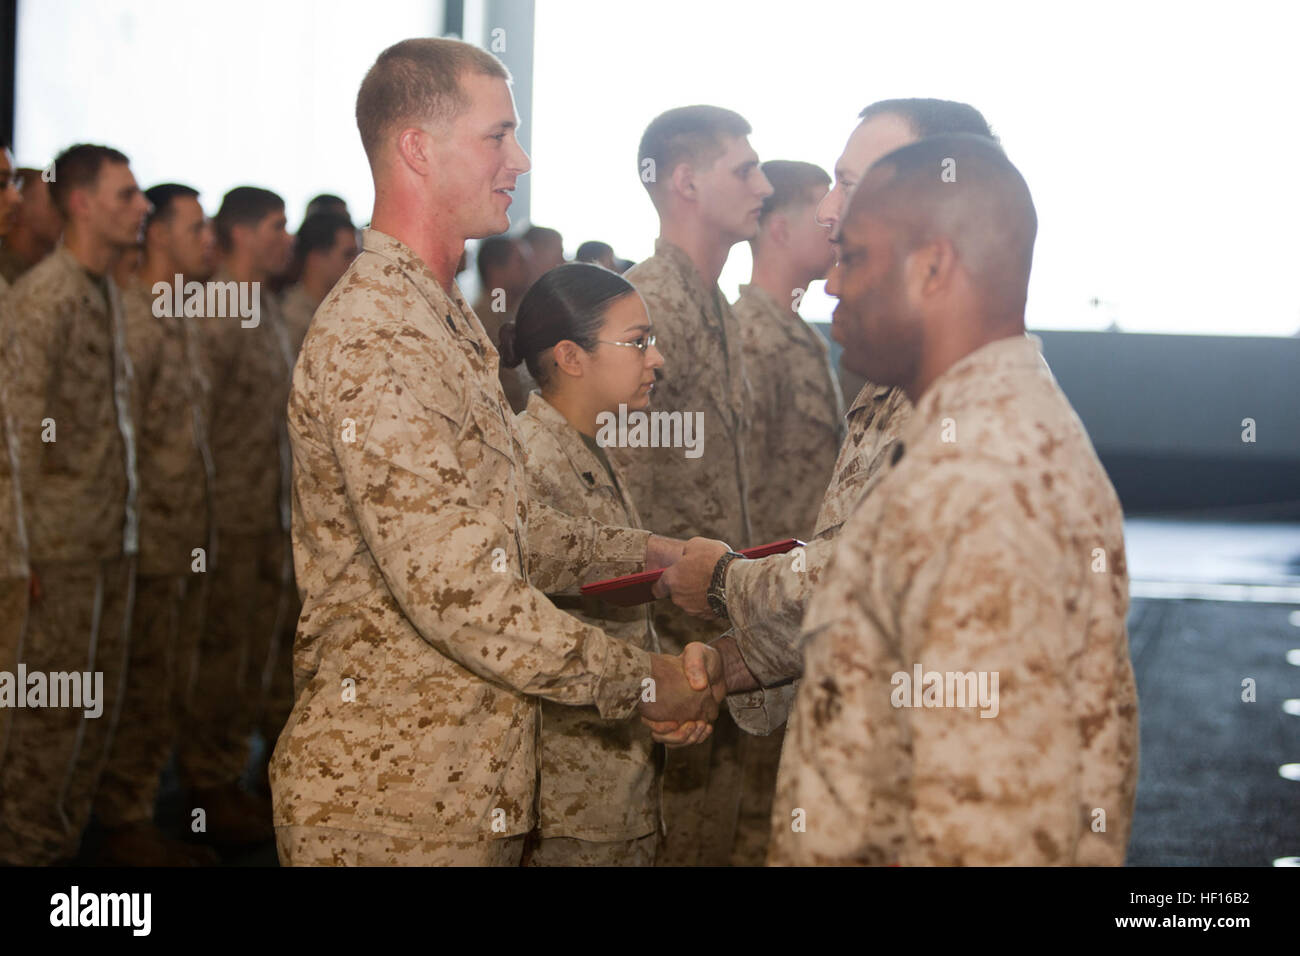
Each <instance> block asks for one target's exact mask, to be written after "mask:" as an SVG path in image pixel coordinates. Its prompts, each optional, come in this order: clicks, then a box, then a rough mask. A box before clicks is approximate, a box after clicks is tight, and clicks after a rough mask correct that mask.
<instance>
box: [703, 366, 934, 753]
mask: <svg viewBox="0 0 1300 956" xmlns="http://www.w3.org/2000/svg"><path fill="white" fill-rule="evenodd" d="M911 413H912V403H911V402H909V401H908V400H907V395H905V394H904V393H903V390H902V389H901V388H889V387H887V386H880V385H873V384H871V383H870V382H868V383H867V384H866V385H865V386H864V387H863V389H862V391H861V392H859V393H858V397H857V398H856V399H855V400H854V402H853V404H852V406H850V408H849V411H848V414H847V415H846V416H845V423H846V427H847V434H846V435H845V438H844V443H843V444H842V445H841V446H840V451H839V455H838V457H837V458H836V460H835V468H834V470H833V473H832V478H831V483H830V486H829V487H828V488H827V489H826V495H825V497H824V498H823V499H822V506H821V510H820V511H819V512H818V514H817V525H816V530H815V531H814V533H813V536H812V538H811V539H810V540H809V542H808V546H807V547H806V548H804V549H803V550H802V552H801V553H796V554H795V555H791V554H776V555H771V556H769V557H766V558H759V559H758V560H754V561H745V560H737V561H733V562H731V565H730V566H729V567H728V568H727V579H726V589H727V613H728V615H729V616H730V618H731V624H732V636H733V637H734V638H735V639H736V644H737V646H738V648H739V649H740V653H741V656H742V657H743V658H744V659H745V664H746V665H747V666H748V667H749V670H750V671H751V672H752V673H753V675H754V676H755V678H757V680H758V682H759V683H760V684H762V685H764V687H765V688H767V689H766V690H761V691H755V692H753V693H747V694H733V695H731V696H730V697H728V698H727V705H728V707H729V709H730V711H731V714H732V717H733V718H734V719H735V720H736V721H737V723H739V725H740V726H741V727H742V728H744V729H745V730H746V731H748V732H750V733H755V734H767V733H771V732H772V731H774V730H775V729H777V728H779V727H780V726H782V725H783V724H784V723H785V720H786V718H787V717H788V716H789V712H790V705H791V703H792V702H793V700H794V694H795V692H796V688H794V687H792V686H789V685H786V686H780V685H783V684H785V683H786V682H788V681H790V680H791V679H794V678H797V677H798V676H799V675H800V674H802V673H803V655H802V652H801V650H800V646H801V645H800V634H801V624H802V621H803V616H804V613H805V612H806V610H807V608H808V602H809V601H810V600H811V598H812V594H813V591H814V590H815V589H816V587H817V584H818V582H819V581H820V580H821V578H822V576H823V574H824V573H825V570H826V565H827V564H828V563H829V561H830V557H831V554H832V552H833V550H834V546H835V539H836V538H837V537H838V535H839V533H840V529H841V528H842V527H843V525H844V521H845V519H846V518H848V516H849V515H850V514H851V513H852V511H853V508H854V507H855V506H856V505H857V503H858V502H859V501H860V500H861V498H862V495H863V493H864V492H865V490H866V487H867V484H868V482H870V480H871V479H872V478H873V477H874V476H875V475H876V474H877V473H878V472H879V471H880V470H881V468H883V467H884V465H885V464H886V462H887V461H888V456H889V454H890V452H891V450H892V448H893V445H894V442H896V441H897V440H898V436H899V434H900V432H901V431H902V429H903V427H904V426H905V425H906V423H907V420H908V418H909V417H910V416H911Z"/></svg>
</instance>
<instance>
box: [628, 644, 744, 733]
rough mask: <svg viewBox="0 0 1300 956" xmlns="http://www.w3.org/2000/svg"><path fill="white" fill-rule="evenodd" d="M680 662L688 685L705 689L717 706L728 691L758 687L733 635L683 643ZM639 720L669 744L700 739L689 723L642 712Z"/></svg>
mask: <svg viewBox="0 0 1300 956" xmlns="http://www.w3.org/2000/svg"><path fill="white" fill-rule="evenodd" d="M681 661H682V667H683V669H684V670H685V672H686V679H687V680H688V681H690V684H691V687H693V688H695V689H696V690H705V689H708V690H709V692H710V693H712V694H714V695H715V696H716V697H717V701H718V704H719V706H721V704H722V702H723V700H725V699H726V695H727V694H728V693H737V692H740V691H747V690H755V689H757V688H758V687H759V686H761V685H760V684H759V683H758V681H757V680H756V679H755V678H754V675H753V674H752V673H750V670H749V668H748V667H747V666H746V665H745V660H744V658H743V657H741V656H740V649H739V648H738V647H736V641H735V638H733V637H731V636H730V635H724V636H723V637H720V638H718V639H717V640H716V641H714V642H713V643H712V644H699V643H692V644H687V645H686V648H685V649H684V650H683V651H682V656H681ZM718 695H721V696H718ZM641 722H642V723H644V724H645V725H646V726H647V727H649V728H650V730H651V734H650V736H651V738H653V739H654V740H655V741H656V742H658V743H661V744H665V745H667V746H669V747H685V746H688V745H690V744H694V743H699V742H700V741H699V740H697V739H695V738H696V736H697V734H698V731H697V728H696V727H695V725H694V724H693V723H691V722H686V723H679V722H676V721H672V720H649V719H647V718H646V717H645V715H644V714H643V715H642V717H641ZM701 739H702V738H701Z"/></svg>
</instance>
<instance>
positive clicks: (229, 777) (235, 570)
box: [176, 269, 295, 788]
mask: <svg viewBox="0 0 1300 956" xmlns="http://www.w3.org/2000/svg"><path fill="white" fill-rule="evenodd" d="M211 281H213V282H220V283H226V282H234V281H235V280H234V279H233V278H232V276H231V275H230V274H229V273H228V272H226V271H225V270H224V269H219V270H218V271H217V273H216V274H215V275H214V276H213V277H212V280H211ZM259 295H260V298H259V303H260V308H259V321H258V324H257V325H256V326H251V327H247V328H245V327H244V326H243V325H242V324H241V319H240V318H239V317H237V316H230V317H218V316H205V317H203V318H201V319H198V320H196V322H197V328H198V330H199V332H200V335H199V336H198V347H197V349H196V352H197V354H198V355H199V356H200V357H201V359H202V376H201V379H202V382H201V387H202V388H206V394H207V396H208V403H207V404H208V407H209V409H210V411H209V413H208V416H207V421H209V422H210V423H211V424H210V426H209V428H208V441H209V445H210V448H211V459H212V462H213V469H214V479H215V480H214V483H213V485H212V488H213V494H212V516H213V524H214V528H215V530H216V544H217V549H216V554H215V560H209V564H208V571H207V573H208V575H209V576H210V581H209V582H208V584H209V589H210V594H209V610H208V616H207V620H206V621H205V624H204V631H203V634H202V635H201V639H200V645H199V650H198V655H199V667H198V670H197V673H196V676H195V683H194V686H192V687H191V688H190V692H189V693H188V694H186V695H185V696H184V697H183V698H182V718H181V737H180V744H179V746H178V749H177V755H176V759H177V768H178V770H179V772H180V776H181V780H182V782H183V783H185V784H186V785H187V786H190V787H193V788H207V787H219V786H221V785H223V784H228V783H231V782H233V781H234V780H236V779H237V778H238V777H239V775H240V773H241V772H242V770H243V768H244V765H245V764H246V763H247V761H248V755H249V750H250V743H249V735H250V734H251V733H252V731H253V729H254V727H255V726H257V724H258V722H259V719H260V717H261V715H262V714H263V713H264V712H265V710H266V707H267V700H268V692H269V689H270V687H271V677H272V676H273V675H272V672H271V671H270V670H269V668H270V667H271V666H272V665H273V664H274V663H275V662H276V661H278V662H279V665H280V666H281V667H283V668H285V669H286V670H287V669H288V666H289V665H288V662H287V661H286V660H285V658H286V657H287V655H286V654H284V653H280V652H279V646H280V644H281V643H282V642H283V641H285V640H287V639H286V638H285V637H284V635H283V631H284V629H285V628H286V627H287V624H286V620H287V617H288V615H289V613H290V611H289V609H290V608H291V607H292V606H293V601H294V600H295V596H294V595H293V594H292V593H291V592H292V590H293V577H292V559H291V554H290V544H289V500H290V474H291V454H290V449H289V438H288V431H287V428H286V422H285V407H286V404H287V401H288V393H289V377H290V373H291V371H292V369H293V364H294V355H293V344H292V337H291V334H290V332H289V330H288V329H287V327H286V324H285V320H284V317H283V315H282V314H281V312H280V307H279V302H278V300H277V299H276V297H275V296H274V295H272V294H271V292H270V290H269V288H268V287H267V286H265V285H262V286H261V287H260V288H259ZM210 558H211V556H210ZM286 677H287V675H286Z"/></svg>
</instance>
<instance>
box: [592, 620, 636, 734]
mask: <svg viewBox="0 0 1300 956" xmlns="http://www.w3.org/2000/svg"><path fill="white" fill-rule="evenodd" d="M602 633H603V632H602ZM649 676H650V652H649V651H644V650H642V649H641V648H639V647H634V646H633V645H631V644H629V643H627V642H626V641H619V640H615V639H614V638H612V637H609V636H608V635H606V646H605V666H604V667H603V668H601V671H600V677H598V678H597V680H596V690H595V694H594V697H595V704H596V710H597V711H598V712H599V713H600V716H602V717H604V718H606V719H607V720H623V719H625V718H627V717H631V716H632V715H633V714H635V713H636V707H637V704H638V703H639V702H640V700H641V682H642V681H644V680H645V679H646V678H648V677H649Z"/></svg>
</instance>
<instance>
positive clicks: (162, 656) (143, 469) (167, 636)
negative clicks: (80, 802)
mask: <svg viewBox="0 0 1300 956" xmlns="http://www.w3.org/2000/svg"><path fill="white" fill-rule="evenodd" d="M165 294H169V293H165ZM122 301H123V308H124V312H125V318H126V343H127V350H128V353H129V354H130V356H131V363H132V367H133V370H134V378H135V386H136V398H137V415H136V421H137V422H138V423H139V427H138V442H139V449H140V502H141V510H140V558H139V568H138V574H137V579H136V602H135V613H134V615H133V625H132V639H131V656H130V663H129V668H128V676H127V684H126V694H125V697H124V702H123V711H122V716H121V719H120V720H119V722H118V727H117V733H116V735H115V737H114V741H113V749H112V754H111V756H110V758H109V762H108V766H107V767H106V768H105V771H104V776H103V778H102V780H101V781H100V788H99V792H98V794H97V795H96V798H95V815H96V817H97V818H98V819H99V821H100V822H101V823H103V824H104V825H105V826H107V827H111V828H112V827H127V826H130V825H133V824H140V823H147V822H149V821H152V820H153V813H154V803H155V801H156V799H157V795H158V784H159V776H160V774H161V773H162V769H163V766H164V765H165V764H166V762H167V759H168V757H169V756H170V754H171V750H172V745H173V743H174V741H175V736H176V712H177V710H178V707H179V702H178V701H177V700H176V695H177V694H178V693H185V692H187V691H188V689H189V687H190V684H191V681H192V679H193V676H194V675H193V668H194V667H195V666H196V665H197V663H198V661H197V653H198V646H199V636H200V633H201V631H202V628H203V620H204V615H205V610H206V604H207V592H208V587H207V582H208V580H209V578H208V575H207V573H206V567H207V560H208V557H209V556H211V555H212V554H213V551H214V550H215V549H214V547H213V541H212V539H211V531H212V529H211V521H210V518H211V515H210V501H209V495H208V488H209V480H210V477H211V457H210V454H209V450H208V445H207V423H206V413H205V411H204V407H203V404H202V402H203V400H204V396H205V394H206V390H205V389H203V388H202V387H201V385H200V380H199V379H200V376H201V374H202V373H201V368H200V363H199V355H198V348H199V343H198V332H197V330H196V329H195V327H194V323H195V322H196V321H204V320H203V319H195V318H193V317H184V316H176V317H173V316H162V317H160V316H156V315H154V310H153V307H154V296H153V293H152V291H151V290H149V289H146V288H144V287H143V286H142V285H140V284H139V283H138V282H135V283H132V284H131V285H128V286H127V287H126V288H125V289H123V290H122ZM196 550H198V551H199V552H200V553H199V554H198V555H196V554H195V553H194V552H195V551H196Z"/></svg>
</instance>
